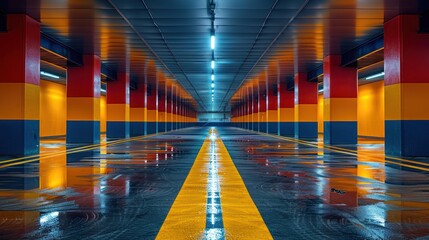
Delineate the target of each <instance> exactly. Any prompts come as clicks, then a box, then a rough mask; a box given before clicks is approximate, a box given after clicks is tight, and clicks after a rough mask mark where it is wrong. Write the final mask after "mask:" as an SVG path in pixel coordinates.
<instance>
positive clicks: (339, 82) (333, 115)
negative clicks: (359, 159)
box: [323, 55, 357, 145]
mask: <svg viewBox="0 0 429 240" xmlns="http://www.w3.org/2000/svg"><path fill="white" fill-rule="evenodd" d="M323 72H324V75H323V90H324V91H323V95H324V106H323V110H324V113H323V118H324V127H323V129H324V131H323V133H324V134H323V138H324V143H325V144H331V145H342V144H356V143H357V69H356V68H351V67H342V66H341V55H329V56H326V57H325V59H324V60H323Z"/></svg>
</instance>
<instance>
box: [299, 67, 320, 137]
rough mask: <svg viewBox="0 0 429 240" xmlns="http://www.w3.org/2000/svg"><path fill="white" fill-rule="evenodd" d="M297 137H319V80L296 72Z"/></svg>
mask: <svg viewBox="0 0 429 240" xmlns="http://www.w3.org/2000/svg"><path fill="white" fill-rule="evenodd" d="M295 138H301V139H309V140H316V139H317V82H309V81H307V74H306V73H296V74H295Z"/></svg>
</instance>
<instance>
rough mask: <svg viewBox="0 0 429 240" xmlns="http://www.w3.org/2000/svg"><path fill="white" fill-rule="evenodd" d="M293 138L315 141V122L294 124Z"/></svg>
mask: <svg viewBox="0 0 429 240" xmlns="http://www.w3.org/2000/svg"><path fill="white" fill-rule="evenodd" d="M295 138H299V139H306V140H317V122H295Z"/></svg>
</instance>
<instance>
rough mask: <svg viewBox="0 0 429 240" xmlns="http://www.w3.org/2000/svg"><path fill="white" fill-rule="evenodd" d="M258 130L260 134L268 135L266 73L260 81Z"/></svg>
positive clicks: (261, 76)
mask: <svg viewBox="0 0 429 240" xmlns="http://www.w3.org/2000/svg"><path fill="white" fill-rule="evenodd" d="M258 94H259V101H258V112H259V119H258V128H259V132H262V133H267V74H266V72H265V71H264V72H263V73H262V74H261V75H260V77H259V81H258Z"/></svg>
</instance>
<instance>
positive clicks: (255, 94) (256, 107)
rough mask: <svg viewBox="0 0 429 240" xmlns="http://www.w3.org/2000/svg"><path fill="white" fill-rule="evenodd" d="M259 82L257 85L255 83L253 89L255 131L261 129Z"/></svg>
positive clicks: (253, 122)
mask: <svg viewBox="0 0 429 240" xmlns="http://www.w3.org/2000/svg"><path fill="white" fill-rule="evenodd" d="M257 84H258V83H257V82H256V85H253V89H252V91H253V92H252V102H253V106H252V130H253V131H259V122H258V121H259V112H258V110H259V104H258V99H259V92H258V85H257Z"/></svg>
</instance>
